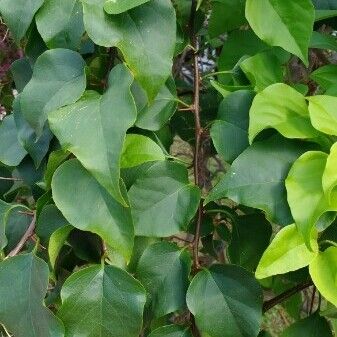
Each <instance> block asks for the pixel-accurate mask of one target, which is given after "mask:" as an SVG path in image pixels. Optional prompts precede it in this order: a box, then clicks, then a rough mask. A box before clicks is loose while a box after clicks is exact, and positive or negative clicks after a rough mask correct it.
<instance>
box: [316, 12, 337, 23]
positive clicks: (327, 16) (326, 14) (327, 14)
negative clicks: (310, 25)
mask: <svg viewBox="0 0 337 337" xmlns="http://www.w3.org/2000/svg"><path fill="white" fill-rule="evenodd" d="M335 16H337V11H336V10H329V9H319V10H316V11H315V22H317V21H321V20H325V19H330V18H333V17H335Z"/></svg>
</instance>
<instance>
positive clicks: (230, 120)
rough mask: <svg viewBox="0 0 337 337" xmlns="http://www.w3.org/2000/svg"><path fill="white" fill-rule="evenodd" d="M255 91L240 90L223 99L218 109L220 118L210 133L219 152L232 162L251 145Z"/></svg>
mask: <svg viewBox="0 0 337 337" xmlns="http://www.w3.org/2000/svg"><path fill="white" fill-rule="evenodd" d="M253 98H254V92H253V91H250V90H239V91H236V92H233V93H231V94H229V95H228V96H227V97H225V98H224V99H223V101H222V102H221V104H220V106H219V110H218V119H220V120H217V121H215V122H214V123H213V125H212V127H211V130H210V134H211V137H212V140H213V144H214V147H215V149H216V151H217V153H218V154H219V155H220V156H221V157H222V158H223V159H224V160H225V161H228V162H232V161H233V160H234V159H235V158H236V157H237V156H238V155H239V154H240V153H241V152H242V151H243V150H245V149H246V148H247V147H248V146H249V142H248V124H249V109H250V107H251V104H252V101H253Z"/></svg>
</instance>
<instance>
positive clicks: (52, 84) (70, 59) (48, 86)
mask: <svg viewBox="0 0 337 337" xmlns="http://www.w3.org/2000/svg"><path fill="white" fill-rule="evenodd" d="M84 67H85V62H84V60H83V59H82V57H81V55H80V54H78V53H75V52H73V51H71V50H68V49H53V50H48V51H46V52H44V53H43V54H42V55H41V56H40V57H39V58H38V59H37V61H36V63H35V66H34V71H33V77H32V79H31V80H30V81H29V83H28V84H27V85H26V87H25V88H24V89H23V91H22V93H21V99H20V102H21V111H22V114H23V117H24V118H25V119H26V120H27V122H28V123H29V124H30V126H31V127H32V128H33V129H34V130H35V132H36V134H37V136H41V134H42V130H43V127H44V125H45V122H46V120H47V115H48V113H49V112H51V111H53V110H56V109H58V108H60V107H61V106H64V105H67V104H71V103H73V102H75V101H77V100H78V99H79V98H80V97H81V95H82V94H83V92H84V90H85V87H86V77H85V72H84Z"/></svg>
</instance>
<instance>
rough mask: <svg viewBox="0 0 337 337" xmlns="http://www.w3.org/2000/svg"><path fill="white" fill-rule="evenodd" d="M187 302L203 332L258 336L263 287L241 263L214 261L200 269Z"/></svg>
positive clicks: (214, 335) (231, 336)
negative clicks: (214, 262)
mask: <svg viewBox="0 0 337 337" xmlns="http://www.w3.org/2000/svg"><path fill="white" fill-rule="evenodd" d="M187 305H188V308H189V309H190V311H191V312H192V314H193V315H194V317H195V321H196V324H197V326H198V328H199V330H200V331H201V332H202V334H203V335H205V336H209V337H253V336H257V335H258V333H259V330H260V324H261V320H262V290H261V288H260V286H259V284H258V283H257V281H256V280H255V279H254V277H253V276H252V275H251V274H250V273H249V272H247V271H245V270H244V269H243V268H241V267H237V266H232V265H226V266H224V265H213V266H212V267H211V268H210V269H209V270H207V269H204V270H202V271H200V272H199V273H198V274H197V275H196V276H195V277H194V279H193V281H192V283H191V285H190V287H189V289H188V293H187Z"/></svg>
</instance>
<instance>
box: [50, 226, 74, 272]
mask: <svg viewBox="0 0 337 337" xmlns="http://www.w3.org/2000/svg"><path fill="white" fill-rule="evenodd" d="M73 229H74V227H73V226H71V225H65V226H63V227H60V228H58V229H57V230H56V231H55V232H54V233H53V234H52V235H51V236H50V240H49V244H48V255H49V261H50V265H51V266H52V268H55V263H56V260H57V257H58V255H59V253H60V250H61V248H62V247H63V245H64V243H65V242H66V240H67V238H68V236H69V234H70V232H71V231H72V230H73Z"/></svg>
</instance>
